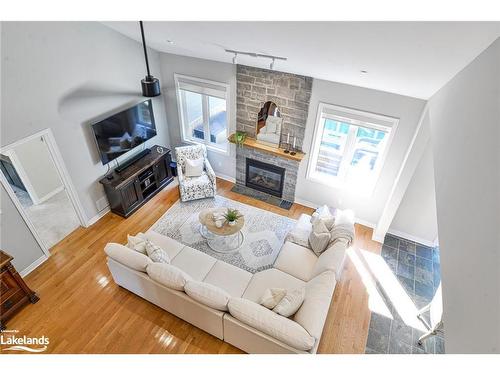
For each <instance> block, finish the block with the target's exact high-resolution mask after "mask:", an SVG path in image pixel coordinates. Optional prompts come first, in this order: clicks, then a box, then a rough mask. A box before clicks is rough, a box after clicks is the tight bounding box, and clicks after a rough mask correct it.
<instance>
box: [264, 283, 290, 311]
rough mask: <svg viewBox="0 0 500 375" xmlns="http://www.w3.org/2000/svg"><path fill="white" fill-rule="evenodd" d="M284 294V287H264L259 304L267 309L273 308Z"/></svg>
mask: <svg viewBox="0 0 500 375" xmlns="http://www.w3.org/2000/svg"><path fill="white" fill-rule="evenodd" d="M285 295H286V289H283V288H271V289H266V290H265V291H264V294H263V295H262V298H261V299H260V302H259V303H260V304H261V305H262V306H264V307H267V308H268V309H271V310H272V309H274V308H275V307H276V305H277V304H278V303H280V302H281V300H282V299H283V297H285Z"/></svg>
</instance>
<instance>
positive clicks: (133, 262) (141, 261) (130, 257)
mask: <svg viewBox="0 0 500 375" xmlns="http://www.w3.org/2000/svg"><path fill="white" fill-rule="evenodd" d="M104 251H105V252H106V254H107V255H108V257H110V258H111V259H114V260H116V261H117V262H119V263H121V264H123V265H125V266H127V267H129V268H132V269H134V270H136V271H140V272H146V267H147V266H148V265H149V264H150V263H152V260H151V259H149V257H147V256H146V255H144V254H141V253H139V252H138V251H134V250H132V249H129V248H128V247H126V246H123V245H120V244H117V243H108V244H107V245H106V247H105V248H104Z"/></svg>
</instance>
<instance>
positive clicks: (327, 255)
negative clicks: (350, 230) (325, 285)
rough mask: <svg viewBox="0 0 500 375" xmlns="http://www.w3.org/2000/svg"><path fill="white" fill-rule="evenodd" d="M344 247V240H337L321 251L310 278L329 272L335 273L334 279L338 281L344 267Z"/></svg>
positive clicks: (345, 244) (345, 242)
mask: <svg viewBox="0 0 500 375" xmlns="http://www.w3.org/2000/svg"><path fill="white" fill-rule="evenodd" d="M346 246H347V241H346V240H339V241H337V242H335V243H334V244H333V245H331V246H330V247H329V248H328V249H326V250H325V251H323V253H321V255H320V256H319V258H318V261H317V262H316V264H315V265H314V268H313V270H312V272H311V277H315V276H318V275H319V274H321V273H323V272H325V271H328V270H331V271H333V272H335V277H336V279H337V280H340V275H341V274H342V268H343V267H344V259H345V252H346Z"/></svg>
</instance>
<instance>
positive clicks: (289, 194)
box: [236, 147, 299, 202]
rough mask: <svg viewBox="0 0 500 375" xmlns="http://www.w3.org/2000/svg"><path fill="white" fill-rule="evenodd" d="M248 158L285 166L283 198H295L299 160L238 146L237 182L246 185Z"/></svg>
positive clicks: (288, 199)
mask: <svg viewBox="0 0 500 375" xmlns="http://www.w3.org/2000/svg"><path fill="white" fill-rule="evenodd" d="M246 158H250V159H254V160H258V161H261V162H264V163H268V164H272V165H276V166H278V167H281V168H285V181H284V183H283V196H282V199H284V200H287V201H290V202H293V201H294V199H295V184H296V181H297V172H298V170H299V162H298V161H295V160H291V159H286V158H282V157H280V156H277V155H272V154H268V153H265V152H261V151H258V150H256V149H254V148H248V147H238V150H237V152H236V183H237V184H240V185H243V186H245V174H246Z"/></svg>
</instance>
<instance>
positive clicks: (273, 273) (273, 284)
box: [243, 268, 305, 303]
mask: <svg viewBox="0 0 500 375" xmlns="http://www.w3.org/2000/svg"><path fill="white" fill-rule="evenodd" d="M304 285H305V282H303V281H302V280H299V279H297V278H296V277H293V276H292V275H289V274H287V273H285V272H283V271H280V270H278V269H276V268H271V269H269V270H265V271H261V272H257V273H255V274H254V275H253V277H252V280H250V283H248V287H247V289H246V290H245V293H243V298H246V299H249V300H251V301H253V302H256V303H259V302H260V299H261V298H262V296H263V295H264V292H265V291H266V289H269V288H284V289H286V290H287V291H288V290H289V291H292V290H294V289H298V288H301V287H303V286H304Z"/></svg>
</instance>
